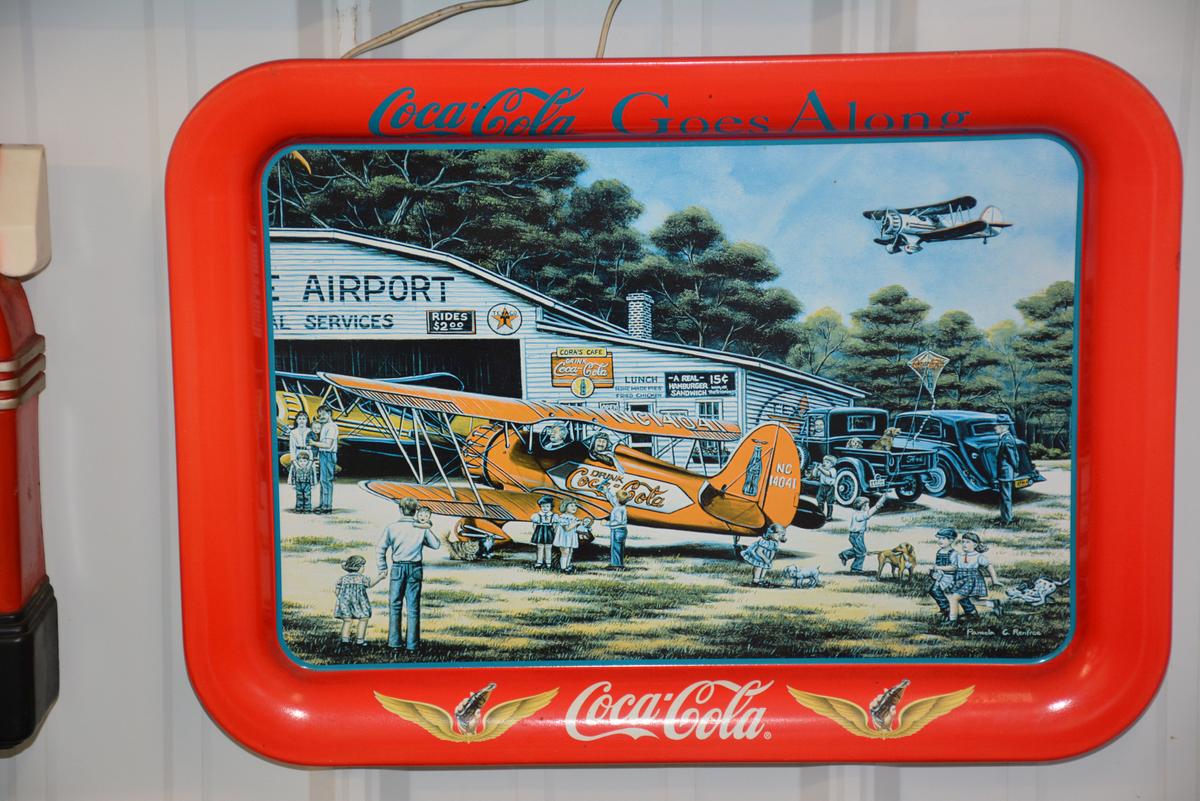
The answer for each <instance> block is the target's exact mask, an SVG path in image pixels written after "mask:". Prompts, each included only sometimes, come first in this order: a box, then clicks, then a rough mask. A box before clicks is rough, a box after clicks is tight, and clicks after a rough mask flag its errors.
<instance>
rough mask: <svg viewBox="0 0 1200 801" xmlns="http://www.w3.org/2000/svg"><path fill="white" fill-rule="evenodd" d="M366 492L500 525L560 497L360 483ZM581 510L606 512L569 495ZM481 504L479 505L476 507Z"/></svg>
mask: <svg viewBox="0 0 1200 801" xmlns="http://www.w3.org/2000/svg"><path fill="white" fill-rule="evenodd" d="M360 486H362V488H363V489H365V490H366V491H367V492H370V493H372V494H373V495H377V496H379V497H380V498H384V499H386V500H389V501H400V500H402V499H404V498H412V499H414V500H416V501H417V502H419V503H420V504H422V505H423V506H428V507H429V509H430V511H432V512H433V513H434V514H435V515H446V516H448V517H474V518H481V519H484V520H492V521H494V522H496V523H499V524H501V525H503V524H504V523H508V522H511V521H514V520H523V521H526V522H528V521H529V520H530V519H531V518H532V517H533V515H534V513H536V512H537V511H538V503H537V502H538V498H540V497H541V496H542V495H554V496H562V495H563V493H562V492H561V491H560V490H558V489H556V488H553V487H551V488H538V489H536V490H534V491H533V492H510V491H509V490H498V489H490V488H487V487H479V488H477V490H476V491H477V492H478V493H479V497H478V498H476V497H475V492H472V490H471V488H470V487H465V486H464V487H455V488H454V489H453V490H450V489H447V488H446V487H432V486H428V485H425V484H406V483H402V482H396V481H364V482H362V483H361V485H360ZM571 497H572V498H575V500H576V501H577V502H578V503H579V507H580V509H583V510H584V511H585V512H587V513H588V514H590V515H592V516H593V517H605V516H607V515H608V513H609V511H610V508H609V506H608V504H607V503H604V502H603V501H593V500H590V499H588V498H580V497H578V496H576V495H571ZM480 501H482V505H481V504H480Z"/></svg>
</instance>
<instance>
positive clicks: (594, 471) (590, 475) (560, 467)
mask: <svg viewBox="0 0 1200 801" xmlns="http://www.w3.org/2000/svg"><path fill="white" fill-rule="evenodd" d="M546 473H547V475H549V476H550V480H551V481H553V482H554V485H555V486H556V487H558V488H559V489H564V490H568V491H570V492H573V493H577V494H579V495H587V496H590V497H593V498H603V497H604V493H603V491H602V490H601V487H602V486H603V485H604V484H605V483H606V482H612V481H614V480H615V479H616V478H617V477H618V476H619V475H620V474H619V473H617V472H616V471H615V470H608V469H605V468H603V467H596V466H594V465H585V464H581V463H579V462H563V463H561V464H557V465H555V466H554V467H552V468H550V469H549V470H547V471H546ZM609 488H610V489H612V491H613V492H616V491H617V490H622V489H623V490H625V491H626V492H628V493H629V505H630V506H632V507H634V508H636V509H646V510H649V511H652V512H661V513H663V514H671V513H672V512H678V511H679V510H680V509H686V508H687V507H689V506H691V505H692V499H691V498H690V497H689V496H688V494H687V493H686V492H684V491H683V490H682V489H680V488H679V487H678V486H676V485H675V484H671V483H669V482H666V481H653V482H651V481H646V480H644V479H640V478H628V477H627V478H626V479H625V481H624V483H621V484H612V485H611V486H610V487H609Z"/></svg>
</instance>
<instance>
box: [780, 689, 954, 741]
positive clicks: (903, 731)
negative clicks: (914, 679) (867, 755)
mask: <svg viewBox="0 0 1200 801" xmlns="http://www.w3.org/2000/svg"><path fill="white" fill-rule="evenodd" d="M906 687H908V679H905V680H904V681H902V682H900V683H899V684H897V685H896V686H895V687H892V688H890V689H888V690H885V691H884V692H883V693H881V694H880V695H879V696H878V697H876V698H875V700H874V701H872V702H871V705H870V708H869V711H868V710H867V709H863V708H862V707H861V706H859V705H858V704H856V703H854V702H853V701H850V700H847V699H845V698H834V697H833V696H830V695H817V694H816V693H808V692H804V691H803V690H797V689H796V688H794V687H788V692H789V693H791V694H792V697H793V698H795V699H796V702H797V703H799V704H800V705H801V706H804V707H808V708H809V709H811V710H812V711H813V712H816V713H817V714H818V715H822V716H824V717H827V718H829V719H830V720H832V721H833V722H835V723H837V724H838V725H839V726H841V727H842V728H843V729H845V730H846V731H848V732H850V733H851V734H854V735H857V736H859V737H870V738H872V739H877V740H893V739H896V738H897V737H909V736H911V735H913V734H916V733H917V732H919V731H920V730H921V729H923V728H925V727H926V726H928V725H929V724H930V723H932V722H933V721H935V720H937V719H938V718H940V717H942V716H943V715H946V714H949V713H950V712H953V711H954V710H955V709H958V708H959V707H960V706H962V705H963V704H965V703H966V702H967V699H968V698H969V697H970V696H971V693H973V692H975V687H974V686H971V687H966V688H964V689H962V690H957V691H955V692H952V693H946V694H945V695H931V696H930V697H928V698H921V699H919V700H916V701H913V702H912V703H911V704H909V705H908V706H906V707H904V709H900V708H899V704H900V698H901V696H902V695H903V694H904V690H905V688H906Z"/></svg>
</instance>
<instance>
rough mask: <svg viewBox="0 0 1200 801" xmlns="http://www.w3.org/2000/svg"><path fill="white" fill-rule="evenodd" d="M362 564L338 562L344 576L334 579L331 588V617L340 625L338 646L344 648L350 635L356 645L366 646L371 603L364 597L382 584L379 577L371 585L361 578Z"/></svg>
mask: <svg viewBox="0 0 1200 801" xmlns="http://www.w3.org/2000/svg"><path fill="white" fill-rule="evenodd" d="M366 564H367V560H366V559H364V558H362V557H361V556H357V555H355V556H351V557H349V558H348V559H346V560H345V561H344V562H342V570H345V571H346V575H344V576H342V577H341V578H340V579H338V580H337V584H335V585H334V588H333V596H334V598H335V602H334V605H333V616H334V617H336V618H337V619H339V620H341V621H342V642H343V643H346V644H348V643H349V642H350V637H351V636H352V635H353V637H354V642H355V643H357V644H358V645H366V644H367V624H368V623H369V622H370V620H371V599H370V598H368V597H367V589H368V588H370V587H374V586H375V585H376V584H378V583H379V582H380V581H381V580H383V576H378V577H376V578H375V580H374V581H372V580H371V579H369V578H367V577H366V576H364V575H363V574H362V569H363V566H365V565H366Z"/></svg>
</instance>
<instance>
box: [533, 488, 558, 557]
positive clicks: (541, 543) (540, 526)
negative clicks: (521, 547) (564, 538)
mask: <svg viewBox="0 0 1200 801" xmlns="http://www.w3.org/2000/svg"><path fill="white" fill-rule="evenodd" d="M530 521H531V522H532V523H533V537H532V539H531V540H530V541H531V542H532V543H533V545H534V547H535V548H537V560H536V561H535V562H534V563H533V569H534V570H541V569H542V568H547V567H550V557H551V549H552V548H553V547H554V528H555V523H556V522H557V515H555V514H554V499H553V498H551V497H550V496H549V495H543V496H542V497H540V498H538V511H536V512H534V513H533V517H532V518H530Z"/></svg>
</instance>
